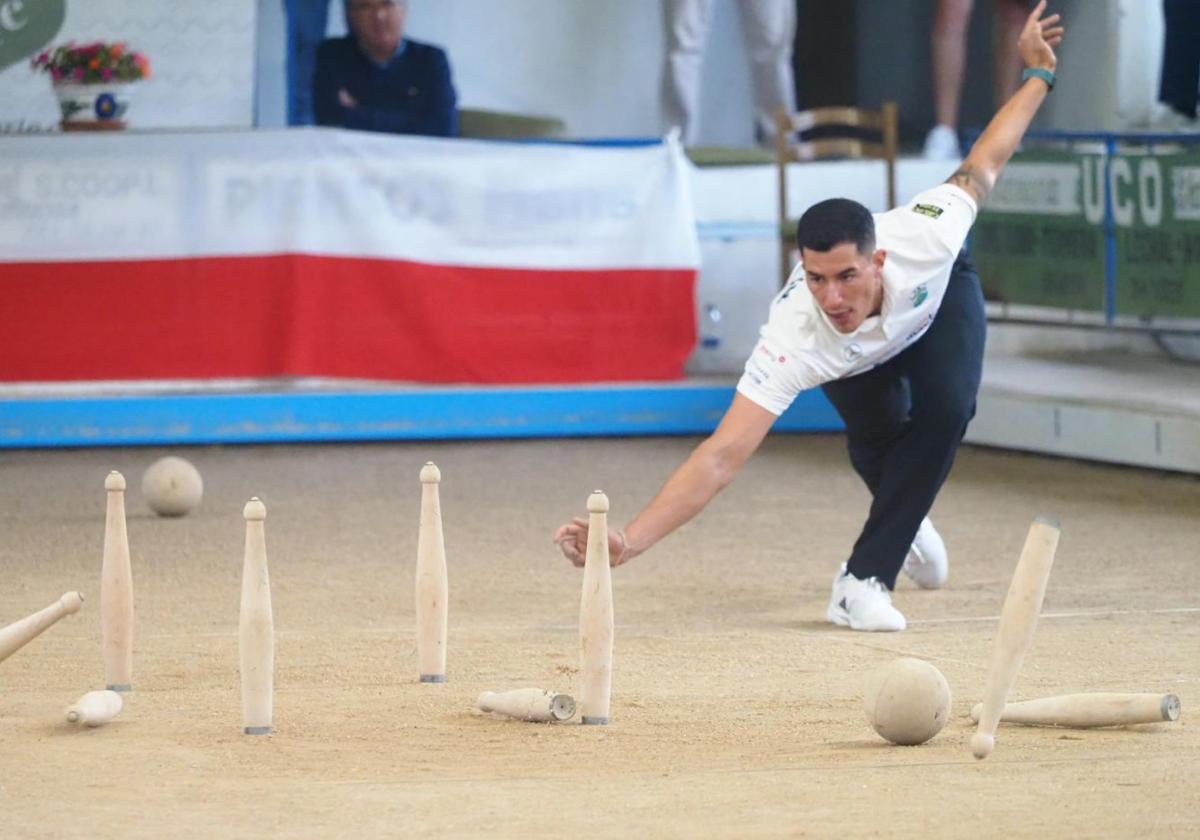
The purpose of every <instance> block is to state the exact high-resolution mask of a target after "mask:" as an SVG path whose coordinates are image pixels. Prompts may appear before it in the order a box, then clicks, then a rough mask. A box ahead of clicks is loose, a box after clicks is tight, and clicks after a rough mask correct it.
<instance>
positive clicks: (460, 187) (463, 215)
mask: <svg viewBox="0 0 1200 840" xmlns="http://www.w3.org/2000/svg"><path fill="white" fill-rule="evenodd" d="M687 166H688V164H687V162H686V160H685V158H684V157H683V155H682V152H681V150H680V149H679V148H678V147H677V146H676V145H674V144H671V143H667V144H662V145H654V146H643V147H599V148H596V147H580V146H561V145H534V144H500V143H481V142H473V141H465V140H429V139H423V138H410V137H394V136H381V135H365V134H359V133H352V132H341V131H333V130H324V129H301V130H289V131H255V132H213V133H194V134H124V135H116V136H86V137H76V136H59V137H53V138H45V137H41V138H36V137H5V138H0V331H2V332H0V336H2V337H0V381H9V382H13V381H62V380H93V379H179V378H185V379H186V378H214V377H270V376H333V377H354V378H366V379H383V380H406V381H419V382H480V383H499V382H506V383H522V382H523V383H533V382H577V381H603V380H643V379H644V380H650V379H669V378H675V377H679V376H681V375H682V371H683V363H684V360H685V359H686V358H687V356H688V354H689V353H690V352H691V350H692V348H693V346H694V344H695V306H694V285H695V278H696V269H697V265H698V262H699V251H698V246H697V242H696V234H695V222H694V217H693V212H692V203H691V195H690V191H689V180H688V171H687Z"/></svg>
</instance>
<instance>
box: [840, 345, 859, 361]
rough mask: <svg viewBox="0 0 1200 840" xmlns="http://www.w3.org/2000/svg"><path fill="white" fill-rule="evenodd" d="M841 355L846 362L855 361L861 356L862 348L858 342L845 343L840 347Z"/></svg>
mask: <svg viewBox="0 0 1200 840" xmlns="http://www.w3.org/2000/svg"><path fill="white" fill-rule="evenodd" d="M842 355H843V356H845V357H846V361H847V362H857V361H858V360H859V359H861V358H862V357H863V349H862V347H861V346H859V345H858V344H847V345H846V346H845V347H843V348H842Z"/></svg>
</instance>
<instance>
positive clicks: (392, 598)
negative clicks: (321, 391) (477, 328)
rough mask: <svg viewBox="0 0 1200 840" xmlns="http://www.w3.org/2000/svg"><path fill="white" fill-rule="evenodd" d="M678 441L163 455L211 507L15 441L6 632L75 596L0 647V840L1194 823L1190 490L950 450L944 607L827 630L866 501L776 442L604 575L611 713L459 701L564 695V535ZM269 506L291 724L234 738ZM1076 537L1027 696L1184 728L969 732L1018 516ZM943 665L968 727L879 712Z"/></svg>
mask: <svg viewBox="0 0 1200 840" xmlns="http://www.w3.org/2000/svg"><path fill="white" fill-rule="evenodd" d="M694 443H695V440H694V439H690V438H680V439H633V440H588V441H529V442H495V443H446V444H405V445H396V444H389V445H382V444H381V445H353V446H350V445H328V446H295V447H290V446H275V447H236V448H234V447H231V448H199V449H190V450H181V451H177V452H175V454H182V455H184V456H185V457H188V458H189V459H191V460H192V461H193V462H194V463H195V464H196V465H197V466H198V467H199V468H200V470H201V472H202V473H203V475H204V480H205V501H204V504H203V506H202V507H201V509H200V510H199V511H197V512H196V513H194V514H192V515H190V516H187V517H185V518H183V519H176V520H168V519H160V518H157V517H155V516H154V515H153V514H151V513H150V512H149V510H148V508H147V507H146V505H145V503H144V501H143V500H142V498H141V493H140V480H141V474H142V471H143V470H144V469H145V467H146V466H147V465H149V464H150V462H151V461H152V460H154V459H155V458H157V457H159V456H160V455H163V454H166V452H165V451H164V450H157V449H115V450H103V449H95V450H75V451H60V452H16V453H13V452H9V453H0V573H2V574H3V579H4V580H5V581H6V583H5V585H4V586H3V588H2V589H0V625H3V624H7V623H9V622H11V621H15V620H16V619H18V618H20V617H22V616H24V615H26V614H27V613H29V612H32V611H33V610H36V609H39V608H41V607H43V606H45V605H47V604H49V603H50V602H52V601H53V600H55V599H56V598H57V597H58V596H59V595H60V594H61V593H63V592H64V591H67V590H72V589H78V590H80V591H82V592H83V593H84V595H85V597H86V598H87V602H86V603H85V605H84V607H83V610H82V611H81V612H80V613H79V614H77V615H75V616H72V617H68V618H66V619H64V620H63V621H62V622H60V623H59V624H58V625H56V626H54V627H52V628H51V629H50V630H48V631H47V632H46V633H45V634H44V635H42V636H41V637H39V638H38V639H36V640H35V641H33V642H32V643H31V644H30V645H28V646H27V647H26V648H24V649H23V650H21V651H19V652H18V653H16V654H15V655H13V656H12V657H11V658H10V659H8V660H6V661H5V662H3V663H0V837H5V838H8V837H12V838H34V837H47V838H49V837H54V838H60V837H84V836H87V837H121V838H142V837H170V838H173V840H179V839H180V838H191V837H214V836H221V837H268V836H269V837H300V838H305V837H356V838H362V837H377V836H411V835H436V836H470V835H480V834H483V833H484V832H487V833H488V834H489V835H491V836H524V837H528V836H531V835H532V834H534V833H536V834H541V835H553V836H563V837H579V836H586V837H623V836H632V835H641V836H647V837H697V836H725V837H746V836H756V837H757V836H811V837H859V836H881V837H882V836H895V837H901V836H921V837H943V836H944V837H962V836H974V837H993V836H995V837H1001V836H1002V837H1005V838H1012V837H1033V836H1054V837H1062V836H1078V837H1131V836H1136V835H1144V836H1153V837H1181V836H1195V834H1196V832H1197V831H1200V829H1198V828H1197V826H1198V825H1200V792H1198V791H1197V787H1196V785H1195V782H1194V779H1193V778H1192V773H1193V771H1194V769H1195V768H1196V767H1197V765H1198V763H1200V722H1197V721H1198V720H1200V718H1198V717H1197V715H1200V594H1198V592H1200V563H1198V562H1197V560H1198V546H1200V481H1197V480H1195V479H1194V478H1189V477H1183V476H1171V475H1164V474H1158V473H1151V472H1144V471H1138V470H1132V469H1116V468H1110V467H1104V466H1096V465H1085V464H1079V463H1073V462H1067V461H1057V460H1047V459H1044V458H1039V457H1032V456H1023V455H1014V454H1004V453H999V452H992V451H985V450H978V449H965V450H964V451H963V452H962V453H961V455H960V457H959V463H958V465H957V466H956V468H955V471H954V473H953V475H952V476H951V479H950V481H949V483H948V484H947V486H946V488H945V490H944V491H943V493H942V495H941V498H940V499H939V500H938V503H937V506H936V508H935V509H934V514H933V515H934V519H935V522H936V523H937V525H938V527H939V529H940V531H941V533H942V535H943V536H944V537H945V539H946V542H947V544H948V546H949V548H950V551H951V564H952V565H951V578H950V582H949V584H948V586H947V587H946V588H945V589H943V590H941V591H938V592H922V591H917V590H915V589H913V587H912V586H911V584H909V583H908V582H907V581H904V582H902V584H901V588H900V590H899V591H898V593H897V596H896V601H897V605H898V606H899V607H900V609H901V610H902V611H903V612H904V613H905V614H906V615H907V617H908V619H909V621H910V626H909V629H908V630H906V631H905V632H903V633H899V634H894V635H883V634H880V635H876V634H860V633H853V632H850V631H848V630H844V629H840V628H835V627H833V626H831V625H828V624H826V623H825V622H824V621H823V618H824V610H825V605H826V600H827V598H828V593H829V584H830V581H831V579H832V576H833V573H834V571H835V569H836V568H837V566H838V564H839V563H840V562H841V561H842V560H843V559H844V557H845V555H846V554H847V552H848V549H849V546H850V544H851V543H852V541H853V538H854V536H855V535H856V533H857V529H858V526H859V524H860V522H861V520H862V518H863V516H864V513H865V509H866V504H867V500H868V499H867V494H866V492H865V491H864V489H863V488H862V487H861V486H860V484H859V483H858V480H857V479H856V478H855V477H854V475H853V474H852V472H851V471H850V469H849V467H848V465H847V464H846V461H845V456H844V454H843V451H842V442H841V439H840V438H839V437H837V436H805V437H784V436H778V437H774V438H772V439H770V440H768V442H767V444H766V446H765V447H764V449H763V451H762V452H761V453H760V454H759V455H758V456H756V458H755V459H754V460H753V461H752V462H751V464H750V465H749V466H748V467H747V468H746V470H745V471H744V472H743V474H742V476H741V477H740V478H739V479H738V481H737V482H736V483H735V484H734V485H733V486H732V487H731V488H729V489H728V490H727V491H726V492H725V493H724V494H723V495H722V496H721V497H719V498H718V499H717V500H716V501H715V502H714V503H713V505H712V506H711V507H710V508H709V509H708V511H706V512H705V513H704V514H703V515H702V516H701V517H700V518H699V519H698V520H697V521H695V522H693V523H691V524H690V525H688V526H686V527H685V528H684V529H682V530H681V531H680V532H679V533H677V534H676V535H674V536H672V537H670V538H669V539H667V540H666V541H664V542H663V543H662V544H661V545H660V546H658V547H657V548H656V549H654V550H653V551H652V552H651V553H648V554H646V555H644V556H642V557H640V558H638V559H637V560H635V561H634V562H633V563H632V564H630V565H629V566H626V567H623V568H621V569H619V570H617V571H616V572H614V589H615V600H616V621H617V631H616V661H615V668H614V677H613V708H612V723H611V725H609V726H607V727H583V726H579V725H578V724H577V723H575V722H572V723H569V724H563V725H556V726H551V725H534V724H525V723H519V722H513V721H507V720H502V719H498V718H493V717H491V716H486V715H482V714H480V713H478V712H476V711H475V710H474V703H475V698H476V697H477V696H478V694H479V693H480V692H481V691H483V690H485V689H506V688H517V687H524V686H539V687H543V688H556V689H559V690H562V691H566V692H568V693H571V694H577V691H578V685H577V682H578V676H577V670H576V669H577V667H578V664H579V650H578V634H577V623H578V610H579V593H580V573H579V572H578V571H577V570H575V569H574V568H572V567H571V566H570V565H569V564H568V563H567V562H566V561H565V560H563V559H562V558H561V557H560V556H559V555H558V553H557V551H556V550H555V548H554V546H553V545H552V544H551V542H550V534H551V532H552V531H553V529H554V527H555V526H556V525H557V524H558V523H559V522H561V521H564V520H565V519H566V518H568V517H569V516H571V515H573V514H578V513H581V512H583V510H584V504H585V502H586V499H587V495H588V493H589V492H590V491H591V490H592V489H593V488H595V487H601V488H603V489H604V490H605V491H606V492H607V493H608V495H609V497H610V499H611V500H612V515H613V519H614V520H615V521H616V522H617V523H623V522H624V521H625V520H626V519H627V518H628V516H629V515H630V514H631V513H632V512H633V510H634V509H635V507H637V506H640V505H641V504H642V503H644V502H645V501H646V500H647V499H648V498H649V497H650V496H651V495H652V494H653V492H654V491H655V490H656V489H657V487H658V486H659V484H660V483H661V481H662V480H663V479H664V478H665V477H666V475H667V474H668V472H669V471H670V470H671V469H672V468H673V467H674V466H675V465H676V464H677V463H678V462H679V461H681V460H682V458H683V457H684V455H685V454H686V452H687V451H688V450H689V449H690V447H691V446H692V445H693V444H694ZM427 459H433V460H435V461H436V462H437V463H438V465H439V466H440V467H441V470H442V485H441V500H442V508H443V517H444V521H445V542H446V550H447V554H448V557H449V564H450V578H451V594H450V645H449V675H450V676H449V682H448V683H446V684H445V685H441V686H437V685H422V684H419V683H417V681H416V676H417V666H416V655H415V645H414V630H413V591H412V589H413V567H414V561H415V557H416V544H417V527H418V511H419V499H420V484H419V481H418V479H417V474H418V472H419V469H420V466H421V464H422V463H423V462H424V461H426V460H427ZM111 468H116V469H120V470H122V471H123V472H124V473H125V475H126V477H127V479H128V481H129V488H130V489H129V492H128V494H127V506H128V511H129V520H128V522H129V539H130V544H131V548H132V555H133V568H134V578H135V588H136V611H137V635H136V641H135V657H136V658H135V665H134V691H133V692H132V693H131V694H130V695H128V698H127V702H126V709H125V711H124V713H123V714H122V715H121V717H120V718H119V719H118V720H117V721H116V722H114V723H113V724H111V725H109V726H106V727H101V728H98V729H94V730H76V729H73V728H71V727H69V726H68V725H67V724H66V723H65V722H64V721H63V717H62V710H63V708H64V707H65V706H66V705H67V704H68V703H70V702H72V701H73V700H74V699H75V698H76V697H77V696H78V695H80V694H82V693H83V692H85V691H87V690H89V689H93V688H98V687H102V685H101V684H102V682H103V673H102V670H103V669H102V664H101V658H100V626H99V602H100V598H99V594H100V592H99V583H100V559H101V546H102V543H103V532H104V491H103V482H104V476H105V474H106V472H107V471H108V470H109V469H111ZM252 495H258V496H261V497H262V498H263V499H264V501H265V502H266V504H267V509H268V516H267V521H266V532H267V547H268V554H269V558H270V574H271V579H272V587H273V597H274V608H275V627H276V632H277V651H276V677H275V679H276V692H275V730H274V733H273V734H272V735H271V736H269V737H257V738H256V737H248V736H244V735H242V734H241V727H242V721H241V707H240V700H239V678H238V652H237V651H238V642H237V624H238V602H239V590H240V575H241V564H242V543H243V534H244V523H243V521H242V517H241V510H242V505H243V504H244V503H245V501H246V500H247V499H248V498H249V497H250V496H252ZM1038 514H1049V515H1053V516H1057V517H1059V518H1060V519H1061V521H1062V523H1063V536H1062V541H1061V543H1060V546H1059V551H1058V557H1057V561H1056V563H1055V567H1054V573H1053V577H1052V579H1051V581H1050V586H1049V590H1048V593H1047V596H1046V603H1045V608H1044V610H1045V615H1044V617H1043V619H1042V621H1041V623H1040V624H1039V627H1038V631H1037V637H1036V639H1035V642H1034V647H1033V649H1032V650H1031V651H1030V653H1029V655H1028V657H1027V658H1026V661H1025V665H1024V668H1023V669H1022V671H1021V673H1020V675H1019V677H1018V679H1017V682H1016V685H1015V688H1014V690H1013V693H1012V695H1011V696H1012V697H1013V698H1023V697H1035V696H1041V695H1049V694H1057V693H1065V692H1077V691H1153V692H1173V693H1175V694H1177V695H1179V697H1180V698H1181V700H1182V705H1183V715H1182V718H1181V720H1180V721H1179V722H1177V723H1171V724H1159V725H1153V726H1142V727H1132V728H1126V729H1117V730H1105V731H1067V730H1055V729H1038V728H1028V727H1015V726H1002V728H1001V730H1000V732H999V736H998V739H997V747H996V751H995V753H994V755H993V756H992V757H991V758H989V759H988V760H987V761H984V762H976V761H975V760H974V759H972V757H971V755H970V752H969V749H968V741H969V738H970V734H971V732H972V731H973V729H972V725H971V724H970V721H969V719H968V718H967V717H966V716H967V713H968V711H969V709H970V707H971V705H972V704H973V703H974V702H976V701H977V700H978V699H979V697H980V695H981V693H982V690H983V685H984V681H985V677H986V672H987V666H988V663H989V660H990V656H991V648H992V644H993V640H994V636H995V631H996V617H997V616H998V614H999V611H1000V607H1001V603H1002V600H1003V598H1004V594H1005V592H1006V589H1007V586H1008V582H1009V579H1010V576H1011V574H1012V570H1013V568H1014V566H1015V563H1016V559H1017V556H1018V554H1019V552H1020V549H1021V545H1022V543H1023V541H1024V538H1025V533H1026V530H1027V529H1028V526H1029V524H1030V522H1031V521H1032V519H1033V517H1034V516H1036V515H1038ZM901 655H911V656H918V657H922V658H924V659H927V660H929V661H930V662H933V663H934V664H936V665H937V667H938V668H940V669H941V670H942V672H943V673H944V674H945V676H946V678H947V679H948V680H949V683H950V686H951V688H952V690H953V693H954V699H953V716H952V719H951V722H950V723H949V724H948V725H947V727H946V728H945V730H943V731H942V733H941V734H940V735H938V736H937V737H936V738H935V739H933V740H932V741H931V742H929V743H928V744H925V745H923V746H920V747H894V746H890V745H888V744H886V743H885V742H883V741H882V740H881V739H880V738H879V737H877V736H876V735H875V733H874V732H873V731H872V730H871V728H870V727H869V726H868V725H867V723H866V721H865V718H864V715H863V711H862V697H861V694H862V687H863V684H864V682H865V679H866V676H867V674H869V673H870V671H871V670H872V669H874V668H876V667H877V666H879V665H881V664H883V663H886V662H888V661H890V660H891V659H893V658H895V657H898V656H901Z"/></svg>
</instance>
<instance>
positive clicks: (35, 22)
mask: <svg viewBox="0 0 1200 840" xmlns="http://www.w3.org/2000/svg"><path fill="white" fill-rule="evenodd" d="M66 17H67V0H0V71H3V70H4V69H6V68H7V67H9V66H10V65H13V64H16V63H17V62H19V61H22V60H25V59H28V58H30V57H31V56H33V55H35V54H36V53H37V51H38V50H40V49H41V48H42V47H44V46H46V45H47V44H49V43H50V42H51V41H52V40H53V39H54V36H55V35H57V34H58V31H59V30H60V29H62V25H63V21H64V20H65V19H66Z"/></svg>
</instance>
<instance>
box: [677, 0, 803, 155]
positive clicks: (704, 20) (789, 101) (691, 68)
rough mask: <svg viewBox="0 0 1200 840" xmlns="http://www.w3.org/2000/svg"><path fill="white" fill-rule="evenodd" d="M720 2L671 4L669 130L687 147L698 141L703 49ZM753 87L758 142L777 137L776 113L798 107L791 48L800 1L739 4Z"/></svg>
mask: <svg viewBox="0 0 1200 840" xmlns="http://www.w3.org/2000/svg"><path fill="white" fill-rule="evenodd" d="M715 2H716V0H666V5H667V20H666V24H667V63H666V72H665V74H664V76H665V78H664V84H663V88H664V89H663V117H664V120H665V122H666V127H667V128H668V129H670V128H676V127H678V128H679V130H680V132H681V134H682V139H683V142H684V145H686V146H693V145H695V143H696V139H697V137H698V136H699V127H700V126H699V117H700V77H701V63H702V58H703V55H704V44H705V41H707V40H708V30H709V28H710V26H711V25H712V15H713V5H714V3H715ZM734 2H736V3H737V6H738V13H739V15H740V16H741V21H742V36H743V38H744V39H745V42H746V51H747V52H748V53H749V54H750V65H751V71H752V76H753V82H754V124H755V128H756V131H757V135H758V140H759V142H762V143H769V142H770V139H771V138H772V137H774V135H775V109H776V108H778V107H779V106H780V105H785V106H787V108H788V109H789V110H791V109H792V108H794V107H795V102H796V83H795V79H794V77H793V75H792V42H793V41H794V40H795V37H796V0H734Z"/></svg>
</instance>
